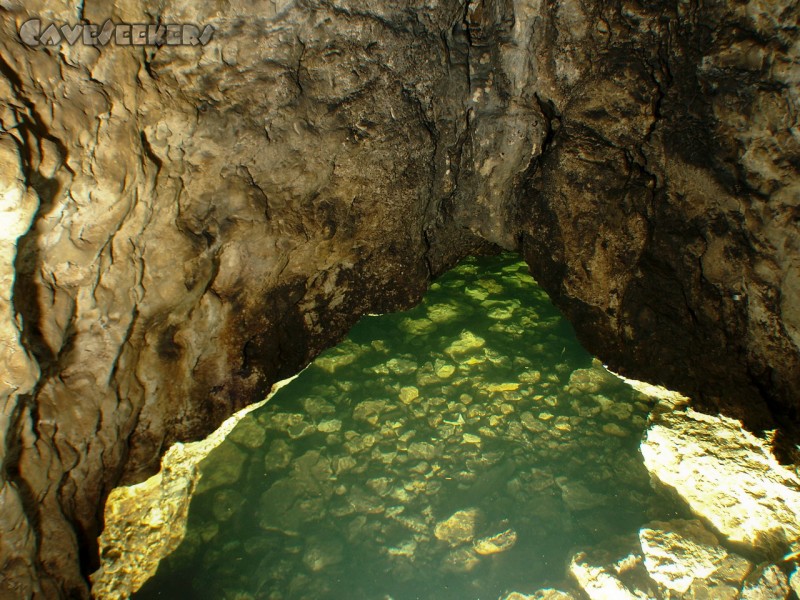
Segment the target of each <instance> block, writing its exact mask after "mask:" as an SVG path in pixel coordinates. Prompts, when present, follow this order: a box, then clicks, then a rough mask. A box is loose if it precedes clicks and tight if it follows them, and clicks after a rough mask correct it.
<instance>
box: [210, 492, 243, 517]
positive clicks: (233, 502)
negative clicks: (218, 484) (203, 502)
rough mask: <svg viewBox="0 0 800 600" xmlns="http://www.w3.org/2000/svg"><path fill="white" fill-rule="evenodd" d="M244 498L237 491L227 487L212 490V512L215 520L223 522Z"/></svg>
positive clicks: (231, 514) (238, 507)
mask: <svg viewBox="0 0 800 600" xmlns="http://www.w3.org/2000/svg"><path fill="white" fill-rule="evenodd" d="M244 502H245V499H244V497H243V496H242V494H240V493H239V492H238V491H236V490H234V489H231V488H227V489H224V490H218V491H216V492H214V504H213V505H212V509H211V510H212V512H213V513H214V518H215V519H216V520H217V521H220V522H225V521H227V520H228V519H230V518H231V517H232V516H233V515H234V514H236V512H237V511H238V510H239V509H240V508H241V506H242V504H244Z"/></svg>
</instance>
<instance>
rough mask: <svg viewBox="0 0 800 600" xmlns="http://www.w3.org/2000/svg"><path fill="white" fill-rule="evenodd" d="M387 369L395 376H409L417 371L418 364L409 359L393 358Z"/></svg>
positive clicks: (389, 361) (387, 364) (387, 363)
mask: <svg viewBox="0 0 800 600" xmlns="http://www.w3.org/2000/svg"><path fill="white" fill-rule="evenodd" d="M386 367H387V368H388V369H389V372H391V373H394V374H395V375H408V374H409V373H413V372H414V371H416V370H417V363H416V362H414V361H413V360H409V359H407V358H392V359H390V360H388V361H387V362H386Z"/></svg>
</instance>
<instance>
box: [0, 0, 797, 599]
mask: <svg viewBox="0 0 800 600" xmlns="http://www.w3.org/2000/svg"><path fill="white" fill-rule="evenodd" d="M799 11H800V8H799V7H798V6H797V4H796V3H792V2H788V1H785V0H780V1H777V2H776V1H769V0H750V1H749V2H739V3H735V4H732V3H728V2H723V1H722V0H711V1H708V2H704V3H702V5H701V4H700V3H697V2H694V1H692V0H690V1H684V0H680V1H675V2H663V3H658V5H655V4H652V3H640V2H638V1H636V0H625V1H622V0H608V1H600V0H584V1H582V2H579V1H577V0H562V1H559V2H554V1H545V0H540V1H531V2H522V1H515V0H480V1H469V2H467V3H463V2H458V1H455V0H441V1H436V0H414V1H412V2H406V3H403V4H402V5H398V4H396V3H390V2H388V1H381V2H366V1H359V0H354V1H352V2H343V1H341V0H306V1H303V2H300V1H293V0H278V1H275V0H271V1H261V2H259V1H255V2H252V3H242V2H235V1H234V2H206V3H203V5H202V6H201V7H198V6H197V5H196V3H190V2H188V1H184V0H165V1H164V2H161V3H159V4H158V6H157V7H150V8H147V7H144V6H142V5H141V4H140V3H135V2H131V1H128V0H121V1H120V2H116V3H114V5H113V7H110V6H108V5H107V4H105V3H95V2H78V1H72V2H71V1H68V0H64V1H62V2H57V3H53V2H49V1H44V0H26V1H25V2H22V1H21V0H6V1H4V2H3V3H2V4H0V88H2V94H0V126H1V128H0V161H2V162H1V163H0V164H2V169H0V191H1V193H2V195H0V219H2V221H1V223H0V225H2V226H0V295H1V297H2V302H0V340H2V342H1V343H0V355H1V356H2V359H3V361H2V364H3V373H2V375H3V376H2V378H0V415H1V417H0V462H2V467H3V468H2V470H1V471H0V499H2V502H1V503H0V507H2V508H0V563H1V564H2V572H3V575H4V577H3V580H2V582H0V597H2V596H4V595H5V596H9V597H14V598H24V597H31V596H35V597H46V598H57V597H65V596H70V597H86V596H87V594H88V588H87V583H86V579H85V575H86V574H87V573H89V572H91V571H92V570H94V568H96V566H97V556H96V537H97V534H98V533H99V527H100V521H101V517H100V515H101V511H102V504H103V501H104V498H105V496H106V495H107V494H108V492H109V491H110V490H111V489H112V488H113V487H114V486H115V485H117V484H119V483H120V482H125V483H131V482H134V481H140V480H141V479H143V478H144V477H145V476H146V475H148V474H150V473H152V471H153V470H154V469H155V468H156V467H157V465H158V460H159V457H160V456H161V454H162V453H163V452H164V451H166V449H167V448H168V447H169V445H170V444H171V443H172V442H174V441H176V440H188V439H194V438H197V437H199V436H202V435H204V434H205V433H207V432H209V431H211V430H213V429H214V428H215V427H216V426H217V425H219V423H221V422H222V421H223V420H224V418H225V417H227V416H228V415H229V414H231V413H232V412H233V411H234V410H236V409H238V408H241V407H243V406H244V405H246V404H248V403H250V402H253V401H255V400H258V399H261V398H262V397H263V395H264V394H265V392H266V390H267V389H268V388H269V386H270V384H271V383H272V382H274V381H276V380H278V379H280V378H282V377H284V376H287V375H290V374H293V373H294V372H296V370H297V369H298V368H300V367H301V366H303V365H304V364H305V363H307V362H308V360H310V358H312V357H313V356H315V355H316V354H317V353H318V352H319V351H320V350H321V349H323V348H325V347H327V346H329V345H331V344H332V343H334V342H335V341H337V340H338V339H340V338H341V336H342V335H343V334H344V332H345V331H347V329H348V328H349V327H350V326H351V325H352V324H353V323H354V322H355V320H356V319H357V318H358V317H359V316H360V315H361V314H364V313H367V312H383V311H388V310H392V309H396V308H399V307H405V306H409V305H411V304H413V303H414V302H416V301H418V299H419V298H420V296H421V294H422V292H423V291H424V289H425V288H426V286H427V284H428V283H429V281H430V280H431V278H432V277H434V276H436V275H438V274H439V273H441V272H443V271H444V270H445V269H446V268H447V267H448V266H451V265H452V264H454V262H455V261H456V260H457V259H458V258H460V257H463V256H465V255H468V254H471V253H479V252H483V251H488V250H490V249H491V248H493V247H496V246H500V247H503V248H505V249H509V250H518V251H522V252H523V253H524V255H525V257H526V259H527V261H528V263H529V264H530V266H531V268H532V271H533V274H534V276H535V277H536V278H537V280H539V281H540V282H541V283H542V285H544V286H545V288H546V289H547V290H548V292H549V293H550V294H551V295H552V297H553V298H554V301H555V302H556V303H557V304H559V305H560V306H561V307H562V309H563V310H564V311H565V312H566V314H567V315H568V317H569V318H570V320H571V321H572V322H573V323H574V324H575V327H576V329H577V332H578V334H579V336H580V337H581V339H582V340H583V342H584V343H585V344H586V346H587V347H588V349H589V350H590V351H591V352H593V353H595V354H597V355H598V356H600V357H601V358H602V359H603V360H604V362H606V363H608V364H609V365H610V366H611V367H612V368H613V369H615V370H617V371H620V372H622V373H624V374H629V375H632V376H633V375H635V376H637V377H638V378H641V379H648V380H651V381H654V382H658V383H663V384H667V385H668V386H670V387H673V388H677V389H680V390H681V391H684V392H686V393H689V394H691V395H692V396H694V397H698V398H700V399H701V400H702V402H703V403H704V404H706V405H707V406H713V407H715V408H723V409H725V410H726V411H727V412H728V413H731V414H732V415H733V416H736V417H742V418H746V419H748V421H749V422H750V423H751V426H754V427H771V426H774V424H775V421H774V419H777V420H778V422H780V423H781V424H783V425H787V424H789V423H791V422H795V423H796V422H797V416H798V415H797V412H798V403H797V397H798V393H800V353H799V352H798V345H800V308H798V307H800V301H798V295H800V253H799V252H798V250H800V248H798V245H800V235H798V217H797V205H798V195H799V194H800V183H798V176H797V175H798V159H800V147H799V146H798V130H797V108H798V89H800V88H799V87H798V85H797V84H798V78H800V67H798V53H799V52H800V44H798V30H797V26H796V23H797V21H798V12H799ZM32 17H37V18H41V19H42V20H44V21H57V22H67V23H74V22H77V21H79V20H80V19H86V20H89V21H91V22H95V23H102V22H104V21H105V20H106V19H108V18H111V19H113V20H114V21H116V22H121V21H126V22H134V23H135V22H153V21H156V20H159V21H162V22H187V21H188V22H194V23H202V24H211V25H213V26H214V27H215V29H216V32H215V35H214V38H213V39H212V41H211V42H210V43H209V44H208V45H207V46H204V47H194V48H181V47H167V46H164V47H161V48H154V47H144V48H142V47H128V48H125V47H118V46H114V45H109V46H106V47H103V48H101V49H97V48H91V47H87V46H83V45H81V44H76V45H75V46H68V45H61V46H59V47H51V48H47V47H40V48H29V47H26V46H24V45H22V44H21V43H20V41H19V38H18V36H17V30H18V27H19V25H21V24H22V23H23V22H25V21H27V20H28V19H30V18H32Z"/></svg>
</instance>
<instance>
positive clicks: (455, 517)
mask: <svg viewBox="0 0 800 600" xmlns="http://www.w3.org/2000/svg"><path fill="white" fill-rule="evenodd" d="M479 518H480V511H479V510H478V509H477V508H467V509H464V510H459V511H457V512H455V513H453V514H452V515H450V516H449V517H448V518H446V519H444V520H443V521H439V522H438V523H437V524H436V527H435V528H434V531H433V534H434V535H435V536H436V539H438V540H441V541H443V542H446V543H448V544H450V545H451V546H457V545H458V544H463V543H466V542H471V541H472V540H473V539H475V529H476V527H477V521H478V519H479Z"/></svg>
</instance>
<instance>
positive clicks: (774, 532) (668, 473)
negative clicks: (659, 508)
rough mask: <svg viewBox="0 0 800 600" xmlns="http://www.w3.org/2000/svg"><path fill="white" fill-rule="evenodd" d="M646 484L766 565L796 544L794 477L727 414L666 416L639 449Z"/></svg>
mask: <svg viewBox="0 0 800 600" xmlns="http://www.w3.org/2000/svg"><path fill="white" fill-rule="evenodd" d="M641 451H642V454H643V456H644V462H645V466H646V467H647V470H648V471H649V472H650V475H651V477H652V478H653V480H654V481H655V482H656V483H658V484H659V485H661V486H664V487H666V488H667V489H668V490H671V491H672V492H674V493H675V494H676V495H677V496H678V497H679V498H681V499H682V500H683V501H684V502H685V503H686V505H687V506H688V508H689V509H690V510H691V511H692V512H693V513H694V514H696V515H697V516H698V517H700V518H701V519H703V520H704V521H705V522H706V523H708V524H710V525H711V526H712V527H713V528H714V529H715V530H716V532H717V533H718V534H720V535H721V536H722V537H723V538H724V539H725V540H727V541H728V542H729V543H731V544H734V545H736V546H738V547H740V548H742V549H744V550H745V551H747V552H750V553H753V552H755V553H757V554H760V555H761V556H765V557H768V558H771V559H773V560H776V559H779V558H781V557H783V555H784V554H786V553H787V552H789V550H790V549H793V550H794V551H796V550H797V544H798V540H800V478H798V477H797V475H796V474H795V473H793V472H792V471H790V470H789V469H787V468H785V467H783V466H781V465H780V464H778V462H777V461H776V460H775V457H774V456H773V455H772V454H771V452H770V451H769V448H767V447H766V445H765V443H764V442H763V441H762V440H759V439H758V438H756V437H755V436H753V435H751V434H750V433H748V432H746V431H744V430H743V429H742V427H741V424H740V423H739V422H737V421H734V420H733V419H729V418H727V417H721V416H717V417H712V416H709V415H704V414H701V413H698V412H695V411H694V410H692V409H687V410H685V411H675V412H672V411H668V412H664V413H662V414H659V415H656V416H654V417H653V418H652V423H651V425H650V427H649V428H648V430H647V433H646V435H645V439H644V440H643V441H642V444H641Z"/></svg>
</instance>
